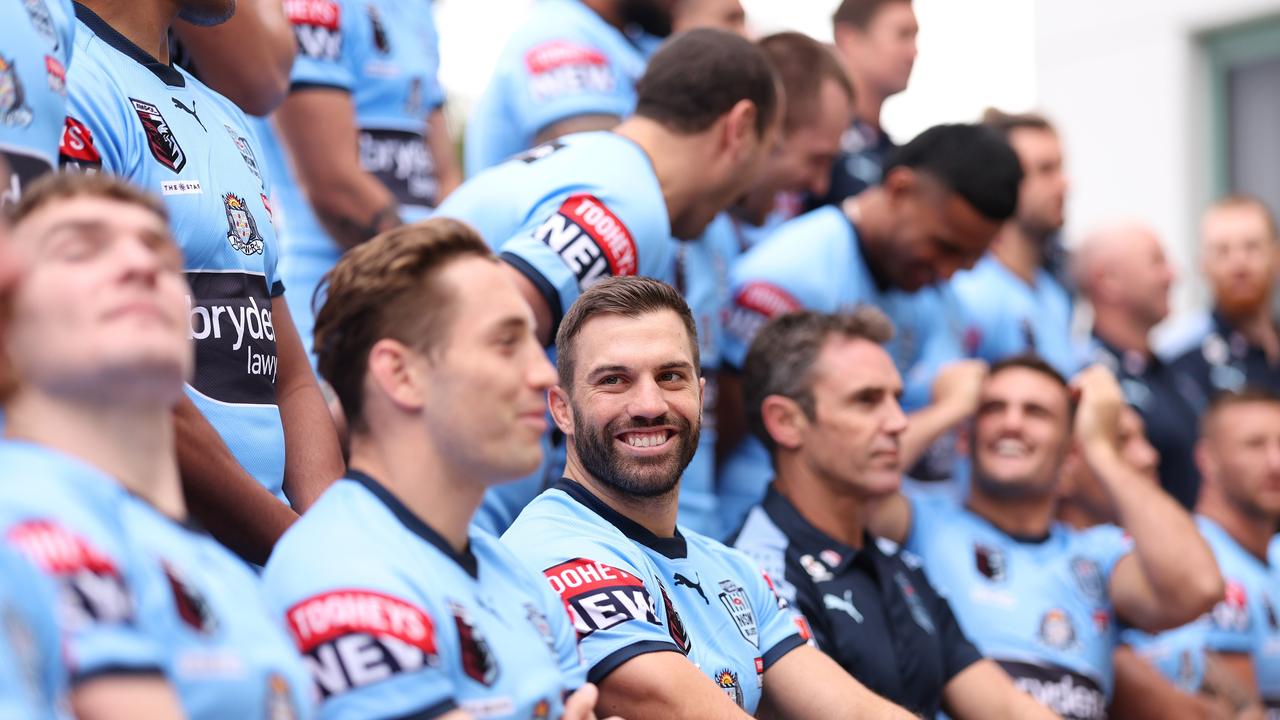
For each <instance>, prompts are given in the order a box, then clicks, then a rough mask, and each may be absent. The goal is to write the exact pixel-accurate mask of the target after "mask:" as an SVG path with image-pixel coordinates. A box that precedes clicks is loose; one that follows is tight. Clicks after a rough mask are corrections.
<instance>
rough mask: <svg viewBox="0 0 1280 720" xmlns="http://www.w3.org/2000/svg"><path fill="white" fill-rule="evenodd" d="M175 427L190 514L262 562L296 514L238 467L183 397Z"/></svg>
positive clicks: (221, 539) (243, 554) (240, 552)
mask: <svg viewBox="0 0 1280 720" xmlns="http://www.w3.org/2000/svg"><path fill="white" fill-rule="evenodd" d="M174 431H175V432H174V436H175V442H176V444H177V452H178V470H179V472H180V473H181V474H182V491H183V494H184V495H185V496H186V500H187V507H188V509H189V510H190V512H191V515H192V517H193V518H194V519H195V520H196V522H198V523H199V524H200V525H201V526H202V527H203V528H204V529H206V530H208V531H209V534H211V535H213V537H214V538H215V539H216V540H217V541H218V542H220V543H222V544H223V545H225V546H227V547H228V548H230V549H231V550H232V551H233V552H235V553H236V554H237V555H239V556H240V557H242V558H244V559H245V560H247V561H249V562H252V563H257V564H259V565H261V564H263V563H265V562H266V561H267V558H268V557H269V556H270V555H271V549H272V548H273V547H274V546H275V543H276V540H278V539H280V536H281V535H282V534H284V531H285V530H287V529H288V528H289V526H290V525H291V524H293V521H294V520H297V519H298V516H297V514H296V513H294V512H293V511H292V510H290V509H289V507H288V506H286V505H285V504H284V503H282V502H280V500H279V499H277V498H276V496H274V495H272V494H271V493H269V492H267V490H266V488H264V487H263V486H262V485H261V484H259V483H258V481H257V480H256V479H254V477H253V476H252V475H250V474H249V473H248V472H246V471H245V469H244V468H243V467H241V466H240V463H239V462H237V461H236V458H235V456H234V455H232V454H231V450H230V448H228V447H227V445H226V443H224V442H223V441H222V437H221V436H219V435H218V431H217V430H215V429H214V427H213V426H212V425H210V424H209V421H208V420H207V419H205V417H204V415H203V414H201V412H200V410H199V408H197V407H196V406H195V404H194V403H192V402H191V400H190V399H189V398H187V397H185V396H184V397H183V398H182V400H181V401H180V402H179V403H178V406H177V407H176V408H175V409H174Z"/></svg>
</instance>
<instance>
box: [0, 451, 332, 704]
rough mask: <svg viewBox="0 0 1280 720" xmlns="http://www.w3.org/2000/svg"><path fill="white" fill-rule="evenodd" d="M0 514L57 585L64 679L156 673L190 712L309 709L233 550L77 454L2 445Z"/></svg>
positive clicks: (281, 638)
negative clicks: (159, 508)
mask: <svg viewBox="0 0 1280 720" xmlns="http://www.w3.org/2000/svg"><path fill="white" fill-rule="evenodd" d="M0 467H3V468H4V472H3V479H0V525H2V527H3V532H4V533H5V536H6V538H7V539H8V541H9V542H11V543H13V544H14V545H16V546H17V547H18V548H20V549H22V550H23V551H24V552H25V553H26V554H27V555H28V557H30V558H31V559H32V560H33V561H34V562H35V564H36V565H37V566H38V567H40V568H41V569H42V570H43V571H44V572H45V574H46V575H48V576H50V577H52V578H53V579H54V580H55V581H56V582H57V583H58V585H59V588H60V591H61V594H62V598H63V599H62V603H61V604H62V606H63V614H62V617H63V618H64V632H65V635H66V645H67V649H68V653H67V662H68V664H69V667H70V672H71V677H72V681H73V682H76V681H83V680H85V679H88V678H92V677H95V676H99V675H101V674H104V673H108V674H109V673H129V674H136V673H139V672H163V673H164V675H165V676H166V677H167V678H168V679H169V681H170V682H171V683H172V684H173V686H174V688H175V689H176V690H177V691H178V696H179V699H180V700H181V702H182V706H183V709H184V710H185V711H186V714H187V716H188V717H190V718H192V720H224V719H225V718H237V720H276V719H277V718H289V719H293V718H309V717H311V711H310V710H311V708H310V696H309V694H308V688H307V683H306V675H305V671H304V669H303V666H302V663H301V661H300V659H299V657H298V655H297V653H296V652H295V651H294V650H293V648H292V647H291V646H290V644H289V641H288V637H287V636H286V635H285V633H284V631H283V629H282V628H281V627H280V626H279V625H278V624H276V623H275V622H273V621H272V620H271V619H270V617H271V616H270V615H269V614H268V613H267V610H266V607H265V605H264V604H263V602H262V599H261V597H260V595H259V590H258V585H257V578H256V577H255V576H254V575H253V573H252V572H251V571H250V570H249V569H248V568H247V567H246V566H245V565H244V564H243V563H241V562H240V561H239V560H238V559H236V558H235V557H234V556H233V555H231V553H230V552H228V551H227V550H226V549H224V548H223V547H221V546H220V545H218V544H217V543H216V542H214V541H213V540H211V539H209V538H208V537H207V536H204V535H202V534H200V533H198V532H195V531H193V530H190V529H188V528H186V527H184V526H183V525H181V524H179V523H177V522H175V521H174V520H171V519H169V518H168V517H166V516H164V515H162V514H161V513H159V512H158V511H157V510H155V509H154V508H153V507H151V506H150V505H148V504H147V503H146V502H144V501H143V500H141V499H140V498H138V497H136V496H134V495H131V494H129V493H128V492H127V491H126V490H125V489H124V488H122V487H121V486H120V485H118V484H117V483H116V482H115V481H114V480H113V479H111V478H110V477H108V476H106V475H104V474H103V473H101V472H99V471H98V470H96V469H94V468H92V467H89V466H88V465H85V464H83V463H81V462H79V461H77V460H75V459H72V458H70V457H67V456H63V455H60V454H57V453H55V452H53V451H50V450H47V449H44V448H40V447H38V446H34V445H28V444H24V443H12V442H11V443H5V444H4V445H3V446H0Z"/></svg>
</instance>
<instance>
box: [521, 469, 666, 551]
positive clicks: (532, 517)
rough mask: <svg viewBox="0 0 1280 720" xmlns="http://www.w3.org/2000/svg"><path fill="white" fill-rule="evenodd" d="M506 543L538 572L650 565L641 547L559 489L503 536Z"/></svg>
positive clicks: (550, 491) (544, 494)
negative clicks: (576, 564) (586, 563)
mask: <svg viewBox="0 0 1280 720" xmlns="http://www.w3.org/2000/svg"><path fill="white" fill-rule="evenodd" d="M502 542H503V544H504V545H505V546H506V547H507V549H508V550H510V551H511V552H512V553H513V554H514V555H515V556H516V557H517V558H519V559H520V561H521V562H522V563H524V564H525V565H526V566H528V567H533V568H535V569H537V570H546V569H547V568H549V567H551V566H553V565H555V564H557V563H560V562H565V561H570V560H574V559H585V560H590V561H594V562H603V563H606V564H609V565H617V564H622V565H626V566H628V567H624V568H622V569H623V570H628V571H630V570H636V569H640V568H643V567H645V566H646V564H647V561H646V559H645V555H644V552H643V551H642V550H640V548H639V546H638V545H637V543H636V542H635V541H633V540H631V539H629V538H627V537H626V535H624V534H623V533H622V532H621V531H620V530H618V528H616V527H615V526H614V525H612V524H610V523H609V521H607V520H605V519H604V518H602V517H600V516H599V515H598V514H596V513H595V512H593V511H592V510H590V509H589V508H587V507H585V506H584V505H582V504H581V503H580V502H579V501H578V500H576V499H574V498H573V497H571V496H570V495H569V493H567V492H566V491H565V490H563V489H560V488H559V487H558V486H557V487H552V488H550V489H548V490H545V491H543V492H542V493H541V494H540V495H538V497H536V498H534V499H533V500H532V501H531V502H530V503H529V504H528V505H527V506H525V508H524V510H523V511H521V512H520V515H519V516H518V517H516V519H515V522H513V523H512V524H511V527H509V528H507V531H506V532H505V533H503V534H502Z"/></svg>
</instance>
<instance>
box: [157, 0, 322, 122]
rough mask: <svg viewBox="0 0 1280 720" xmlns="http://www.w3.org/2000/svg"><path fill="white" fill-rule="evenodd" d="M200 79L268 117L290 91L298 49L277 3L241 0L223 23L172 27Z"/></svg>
mask: <svg viewBox="0 0 1280 720" xmlns="http://www.w3.org/2000/svg"><path fill="white" fill-rule="evenodd" d="M173 28H174V31H175V32H176V33H177V34H178V37H179V39H181V40H182V44H183V45H184V46H186V48H187V51H188V52H190V53H191V57H192V59H194V60H195V64H196V68H197V69H198V70H199V72H200V79H201V80H203V81H204V83H205V84H207V85H208V86H209V87H212V88H213V89H214V90H217V91H218V92H219V93H221V94H222V95H225V96H226V97H227V98H228V99H230V100H231V101H232V102H234V103H235V104H236V105H238V106H240V109H242V110H244V111H245V112H247V113H249V114H250V115H267V114H268V113H270V112H271V111H272V110H274V109H275V108H276V106H277V105H279V104H280V101H282V100H284V97H285V94H286V93H288V91H289V71H290V70H291V69H292V67H293V57H294V54H295V53H296V52H297V45H296V44H295V41H294V37H293V30H292V28H291V27H290V25H289V20H288V18H287V17H285V14H284V5H283V3H280V2H279V1H278V0H239V3H238V4H237V6H236V13H235V15H233V16H232V17H231V19H230V20H228V21H227V22H225V23H222V24H221V25H214V26H212V27H200V26H196V25H192V24H190V23H187V22H183V21H181V20H179V21H178V22H175V23H174V25H173Z"/></svg>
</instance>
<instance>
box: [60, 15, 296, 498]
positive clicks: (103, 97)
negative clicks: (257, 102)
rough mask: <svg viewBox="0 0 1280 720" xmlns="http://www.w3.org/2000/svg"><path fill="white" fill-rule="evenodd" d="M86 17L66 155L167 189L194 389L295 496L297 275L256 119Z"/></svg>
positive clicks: (263, 478)
mask: <svg viewBox="0 0 1280 720" xmlns="http://www.w3.org/2000/svg"><path fill="white" fill-rule="evenodd" d="M76 17H77V18H78V22H77V24H76V63H75V66H74V67H73V68H72V69H71V72H70V73H69V75H68V88H69V92H70V103H69V107H68V118H67V124H68V130H67V132H66V133H65V134H64V136H63V149H62V161H63V164H64V165H65V166H68V167H78V168H80V169H83V170H86V171H97V170H100V171H102V172H107V173H111V174H113V175H120V176H123V177H124V178H126V179H127V180H129V181H130V182H132V183H133V184H134V185H137V186H139V187H141V188H142V189H144V190H146V191H148V192H152V193H156V194H158V195H161V196H162V197H163V199H164V201H165V204H166V205H167V206H168V209H169V219H170V227H171V228H172V230H173V237H174V239H175V240H176V241H177V242H178V245H179V246H180V247H181V248H182V252H183V256H184V258H185V265H186V267H185V270H186V277H187V282H188V283H189V284H190V285H191V291H192V294H191V297H190V301H191V306H192V307H191V336H192V338H193V339H194V340H195V346H196V369H195V376H194V377H193V378H192V380H191V384H190V385H188V386H187V394H188V396H190V397H191V399H192V401H193V402H194V403H195V404H196V407H198V408H199V409H200V411H201V412H202V413H203V414H204V416H205V417H206V418H207V419H208V420H209V422H210V423H212V424H213V426H214V428H216V429H217V430H218V433H219V435H221V436H222V439H223V441H225V442H226V444H227V446H228V447H230V448H231V451H232V453H234V454H235V458H236V460H237V461H239V463H240V465H241V466H243V467H244V469H245V470H246V471H248V472H249V474H251V475H253V476H254V477H255V478H257V480H258V482H260V483H262V485H263V487H265V488H266V489H267V490H268V491H270V492H272V493H274V494H275V495H276V496H277V497H279V498H281V499H284V495H283V492H282V490H281V488H282V486H283V483H284V462H285V452H284V428H283V427H282V425H281V422H280V411H279V408H278V407H277V406H276V371H277V364H278V363H277V354H276V331H275V327H274V326H273V325H272V320H271V312H272V300H273V298H276V297H279V296H280V295H281V294H283V292H284V286H283V284H282V283H281V281H280V278H279V277H278V276H277V274H276V261H277V252H278V250H279V248H278V247H277V244H276V235H275V228H274V226H273V220H272V217H271V204H270V201H269V200H268V190H267V187H268V185H267V178H266V176H265V173H266V168H264V167H263V166H262V164H261V163H260V162H259V158H261V157H262V153H261V152H260V150H259V148H258V146H257V142H256V140H255V139H254V135H253V133H252V132H251V131H250V125H249V123H248V121H247V120H246V119H245V116H244V113H242V112H241V111H240V110H239V108H237V107H236V106H235V105H233V104H232V103H231V102H230V101H229V100H227V99H226V98H224V97H222V96H221V95H219V94H217V93H215V92H214V91H212V90H210V89H209V88H208V87H206V86H204V85H203V84H201V83H200V81H199V80H196V79H195V78H193V77H192V76H191V75H190V74H188V73H187V72H186V71H184V70H182V69H180V68H176V67H173V66H170V65H162V64H160V63H158V62H156V60H155V59H154V58H151V57H149V56H148V55H147V54H146V53H145V52H144V51H143V50H142V49H141V48H139V47H138V46H136V45H134V44H133V43H131V42H130V41H129V40H128V39H127V38H125V37H124V36H123V35H121V34H120V33H118V32H116V31H115V30H114V29H112V28H111V27H110V26H109V25H107V24H106V23H105V22H104V21H103V20H102V19H101V18H99V17H98V16H97V15H95V14H94V13H93V12H92V11H91V10H89V9H88V8H86V7H85V6H83V5H77V6H76ZM77 144H78V145H77Z"/></svg>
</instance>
